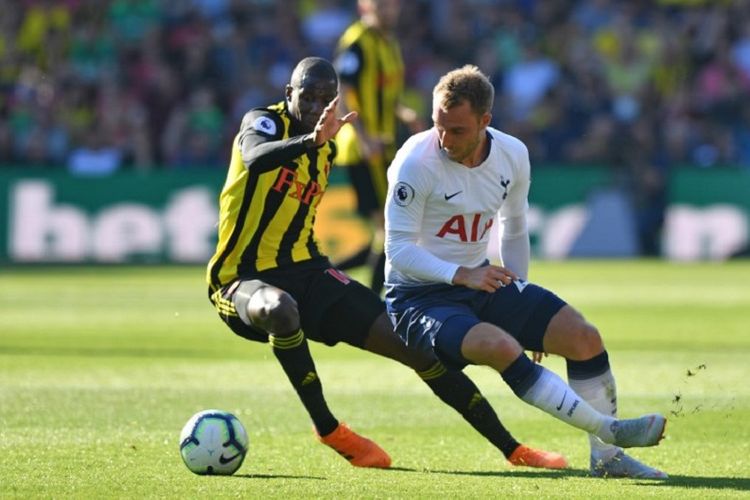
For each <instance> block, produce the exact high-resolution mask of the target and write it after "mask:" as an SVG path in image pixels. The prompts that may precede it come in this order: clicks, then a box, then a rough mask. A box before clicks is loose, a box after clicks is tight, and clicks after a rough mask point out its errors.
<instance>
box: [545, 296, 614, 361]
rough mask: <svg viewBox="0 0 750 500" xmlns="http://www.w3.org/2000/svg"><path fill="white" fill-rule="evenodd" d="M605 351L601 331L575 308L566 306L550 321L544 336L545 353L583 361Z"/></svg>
mask: <svg viewBox="0 0 750 500" xmlns="http://www.w3.org/2000/svg"><path fill="white" fill-rule="evenodd" d="M603 350H604V343H603V342H602V339H601V336H600V335H599V331H598V330H597V329H596V327H594V325H592V324H591V323H589V322H588V321H586V319H585V318H584V317H583V315H582V314H581V313H580V312H578V311H577V310H576V309H574V308H573V307H571V306H569V305H566V306H565V307H563V308H562V309H560V310H559V311H558V312H557V313H556V314H555V315H554V316H553V317H552V319H551V320H550V322H549V325H548V326H547V331H546V333H545V335H544V352H548V353H550V354H558V355H560V356H563V357H564V358H566V359H572V360H576V361H583V360H586V359H591V358H592V357H594V356H596V355H597V354H600V353H601V352H602V351H603Z"/></svg>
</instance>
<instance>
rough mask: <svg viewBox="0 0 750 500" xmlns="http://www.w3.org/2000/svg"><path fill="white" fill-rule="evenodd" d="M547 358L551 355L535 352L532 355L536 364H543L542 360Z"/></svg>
mask: <svg viewBox="0 0 750 500" xmlns="http://www.w3.org/2000/svg"><path fill="white" fill-rule="evenodd" d="M547 356H549V354H547V353H546V352H540V351H534V352H533V353H532V354H531V361H533V362H534V363H541V362H542V358H546V357H547Z"/></svg>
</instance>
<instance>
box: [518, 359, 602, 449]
mask: <svg viewBox="0 0 750 500" xmlns="http://www.w3.org/2000/svg"><path fill="white" fill-rule="evenodd" d="M521 399H522V400H524V401H526V402H527V403H529V404H531V405H533V406H536V407H537V408H539V409H540V410H543V411H545V412H547V413H549V414H550V415H552V416H553V417H555V418H558V419H560V420H562V421H563V422H565V423H566V424H569V425H572V426H574V427H577V428H579V429H582V430H584V431H586V432H588V433H590V434H594V435H596V436H599V437H601V438H603V439H605V440H607V441H612V440H614V435H613V434H612V431H611V430H610V427H611V425H612V423H613V422H614V421H615V419H614V418H613V417H611V416H609V415H608V414H602V413H599V412H598V411H597V410H595V409H594V408H593V407H592V406H591V405H589V404H588V403H587V402H586V401H584V400H583V398H581V396H579V395H578V394H577V393H576V391H574V390H573V389H572V388H571V387H569V386H568V384H566V383H565V381H564V380H563V379H561V378H560V377H558V376H557V375H556V374H555V373H553V372H551V371H549V370H547V369H546V368H544V367H542V373H541V375H540V376H539V379H538V380H537V381H536V382H534V385H532V386H531V387H530V388H529V390H528V391H526V394H524V395H523V396H521Z"/></svg>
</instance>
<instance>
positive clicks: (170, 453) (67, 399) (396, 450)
mask: <svg viewBox="0 0 750 500" xmlns="http://www.w3.org/2000/svg"><path fill="white" fill-rule="evenodd" d="M532 277H533V278H534V280H535V281H536V282H538V283H540V284H542V285H545V286H547V287H548V288H551V289H552V290H555V291H556V292H558V293H559V294H560V295H561V296H562V297H564V298H565V299H567V300H568V301H569V302H571V303H572V304H574V305H576V306H577V307H578V308H579V309H581V310H582V311H583V312H584V314H585V315H586V316H587V317H588V318H589V319H590V320H592V321H593V322H594V323H595V324H596V325H597V326H598V327H599V328H600V329H601V331H602V332H603V335H604V338H605V342H606V343H607V346H608V349H609V352H610V359H611V361H612V365H613V369H614V372H615V375H616V377H617V381H618V388H619V410H620V414H621V415H623V416H635V415H637V414H640V413H642V412H651V411H659V412H664V413H665V414H667V415H668V416H669V417H670V420H669V424H668V426H667V438H666V439H665V440H664V441H663V442H662V444H661V445H660V446H658V447H655V448H648V449H642V450H634V451H632V454H633V455H634V456H636V457H637V458H639V459H642V460H644V461H646V462H647V463H649V464H652V465H654V466H656V467H660V468H662V469H664V470H665V471H667V472H668V473H669V474H670V476H671V477H670V479H669V480H668V481H666V482H655V481H644V480H601V479H593V478H590V477H587V466H588V443H587V440H586V438H585V437H584V435H583V434H582V433H581V432H579V431H576V430H574V429H572V428H569V427H566V426H565V425H563V424H561V423H559V422H558V421H556V420H554V419H553V418H552V417H550V416H548V415H546V414H544V413H542V412H540V411H538V410H536V409H534V408H531V407H529V406H527V405H526V404H524V403H522V402H521V401H519V400H517V399H516V398H515V397H514V396H513V395H512V393H511V392H510V391H509V389H508V388H507V387H506V386H505V385H504V384H503V383H502V382H501V380H500V379H499V377H498V376H497V375H495V374H493V373H492V372H491V371H489V370H488V369H482V368H478V367H470V368H468V369H467V372H468V373H469V375H470V376H471V377H472V378H473V379H474V380H475V381H476V382H477V384H478V385H479V386H480V388H481V389H482V390H483V392H484V393H485V395H486V396H487V397H488V399H489V400H490V402H491V403H492V404H493V406H494V407H495V408H496V409H497V410H498V413H499V414H500V416H501V418H502V419H503V421H504V422H505V424H506V425H507V426H508V427H509V429H510V430H511V431H512V432H513V433H514V435H515V436H516V437H517V438H518V439H519V440H521V441H523V442H525V443H528V444H531V445H534V446H538V447H544V448H547V449H550V450H556V451H560V452H563V453H565V454H566V455H567V457H568V458H569V460H570V461H571V464H572V469H569V470H565V471H540V470H536V469H525V468H513V467H511V466H509V465H508V464H507V463H506V462H505V460H504V459H503V457H502V455H501V454H500V452H499V451H497V450H495V449H494V448H493V447H492V446H491V445H489V444H488V443H487V442H485V441H484V440H483V439H482V438H481V436H479V435H478V434H476V433H475V432H474V431H473V430H472V429H471V428H470V427H469V426H468V425H467V424H465V423H464V422H463V420H462V419H461V418H460V417H459V416H458V415H457V414H456V413H455V412H453V410H451V409H450V408H448V407H447V406H444V405H443V404H441V403H439V402H438V400H437V399H436V398H434V397H433V396H432V395H431V393H430V392H429V391H428V389H427V387H426V386H424V385H423V384H422V383H421V382H420V381H419V380H418V378H417V377H416V376H415V375H414V374H413V373H412V372H411V371H409V370H408V369H406V368H404V367H402V366H400V365H397V364H396V363H394V362H391V361H388V360H384V359H379V358H377V357H375V356H373V355H370V354H367V353H362V352H359V351H357V350H355V349H352V348H349V347H346V346H337V347H334V348H329V347H325V346H321V345H316V344H313V354H314V356H315V358H316V360H317V365H318V370H319V372H320V375H321V378H322V380H323V383H324V387H325V391H326V395H327V397H328V400H329V402H330V404H331V407H332V409H333V410H334V412H335V413H336V414H337V416H338V417H339V418H340V419H342V420H344V421H346V422H348V423H349V424H350V425H351V426H352V427H353V428H354V429H355V430H358V431H360V432H362V433H363V434H365V435H367V436H369V437H371V438H373V439H375V440H376V441H377V442H379V443H380V444H381V445H382V446H383V447H384V448H385V449H387V450H388V451H389V452H390V454H391V456H392V457H393V460H394V464H393V465H394V468H393V469H392V470H388V471H383V470H363V469H357V468H354V467H351V466H349V465H348V464H347V463H346V462H345V461H344V460H342V459H341V458H340V457H339V456H337V455H336V454H335V453H334V452H333V451H332V450H330V449H328V448H327V447H325V446H323V445H321V444H318V443H317V442H316V441H315V440H314V439H313V436H312V432H311V426H310V423H309V420H308V418H307V417H306V415H305V413H304V411H303V409H302V406H301V404H300V403H299V402H298V401H297V399H296V397H295V395H294V393H293V391H292V389H291V387H290V386H289V385H288V383H287V381H286V380H285V378H284V375H283V372H282V371H281V369H280V367H279V366H278V365H277V364H276V362H275V359H274V358H273V356H272V355H271V353H270V351H269V348H268V346H267V345H260V344H254V343H250V342H247V341H243V340H241V339H239V338H237V337H235V336H233V334H231V333H230V332H229V330H228V329H226V328H225V327H224V326H223V324H222V323H221V322H220V320H219V319H218V317H217V316H216V315H215V313H214V312H213V310H212V308H211V307H210V305H209V303H208V301H207V300H206V296H205V295H206V292H205V286H204V282H203V269H201V268H198V267H194V268H193V267H167V268H160V267H145V268H140V267H122V268H110V267H93V268H81V267H74V268H54V267H44V268H20V269H14V268H6V269H4V270H2V271H0V457H1V458H0V464H1V465H0V498H40V497H43V498H112V497H115V498H139V497H145V498H153V497H159V498H280V497H284V498H492V497H495V498H502V497H533V498H544V497H558V498H560V497H562V498H612V497H619V498H634V497H662V498H706V497H722V498H725V497H748V496H750V458H749V457H750V262H730V263H724V264H673V263H672V264H670V263H663V262H636V261H624V262H600V261H595V262H590V261H571V262H561V263H553V262H538V263H534V264H533V265H532ZM544 363H545V365H546V366H548V367H550V368H552V369H554V370H555V371H556V372H557V373H560V374H564V364H563V362H562V361H561V360H560V359H559V358H552V357H550V358H547V359H546V360H545V361H544ZM207 408H222V409H226V410H229V411H232V412H233V413H235V414H236V415H237V416H238V417H239V418H240V420H242V422H243V423H244V424H245V427H246V428H247V430H248V434H249V435H250V440H251V444H250V452H249V454H248V457H247V459H246V460H245V463H244V465H243V466H242V468H241V469H240V470H239V471H238V473H237V474H236V475H235V476H233V477H200V476H195V475H193V474H191V473H190V472H189V471H188V470H187V469H186V468H185V466H184V465H183V464H182V461H181V459H180V456H179V452H178V435H179V432H180V429H181V427H182V425H183V424H184V422H185V421H186V420H187V419H188V418H189V417H190V416H191V415H192V414H193V413H195V412H196V411H198V410H201V409H207Z"/></svg>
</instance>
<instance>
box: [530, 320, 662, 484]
mask: <svg viewBox="0 0 750 500" xmlns="http://www.w3.org/2000/svg"><path fill="white" fill-rule="evenodd" d="M544 347H545V350H547V352H552V353H556V354H560V355H562V356H564V357H565V358H566V363H567V372H568V383H569V384H570V387H571V388H573V389H574V390H575V391H576V392H577V393H578V394H579V395H580V396H581V397H582V398H583V399H584V400H586V402H587V403H589V404H590V405H591V406H592V407H593V408H595V409H596V410H597V411H599V412H601V413H603V414H605V415H610V416H612V417H615V418H617V384H616V383H615V378H614V375H613V374H612V370H611V367H610V364H609V355H608V354H607V351H606V350H605V348H604V343H603V341H602V338H601V335H600V334H599V331H598V330H597V329H596V327H594V326H593V325H592V324H590V323H589V322H587V321H586V320H585V319H584V317H583V315H582V314H580V313H579V312H578V311H576V310H575V309H574V308H572V307H571V306H567V305H566V306H565V307H563V308H562V309H561V310H560V311H559V312H558V313H557V314H556V315H555V316H554V317H553V318H552V320H551V321H550V323H549V325H548V327H547V331H546V332H545V338H544ZM589 444H590V446H591V471H592V474H593V475H595V476H601V475H605V474H606V475H609V476H613V477H651V478H663V477H666V474H664V473H663V472H661V471H659V470H657V469H653V468H651V467H648V466H647V465H645V464H642V463H640V462H638V461H637V460H635V459H633V458H631V457H629V456H627V455H625V454H624V453H623V451H622V449H621V448H620V447H618V446H615V445H613V444H609V443H605V442H603V441H602V440H601V439H600V438H598V437H597V436H595V435H593V434H589Z"/></svg>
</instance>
